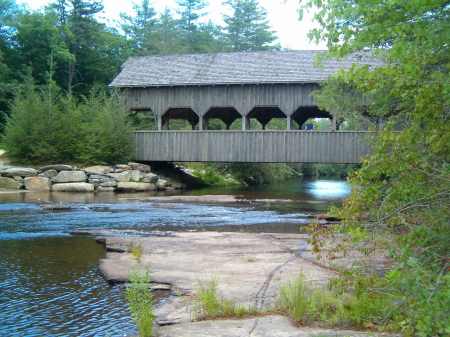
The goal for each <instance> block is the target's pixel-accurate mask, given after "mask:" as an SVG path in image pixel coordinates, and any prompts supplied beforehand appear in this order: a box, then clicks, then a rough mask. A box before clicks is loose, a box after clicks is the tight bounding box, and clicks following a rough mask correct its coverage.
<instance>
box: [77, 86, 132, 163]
mask: <svg viewBox="0 0 450 337" xmlns="http://www.w3.org/2000/svg"><path fill="white" fill-rule="evenodd" d="M80 109H81V113H82V115H83V120H84V121H83V127H84V130H85V134H86V138H85V139H84V142H83V147H82V149H83V150H82V151H81V153H80V156H79V160H80V161H81V162H83V163H99V164H109V163H114V162H118V161H128V160H129V159H131V153H132V151H131V140H130V135H129V131H130V130H131V126H130V123H129V117H128V110H127V107H126V106H125V103H124V101H123V98H122V97H121V96H119V94H118V93H117V92H112V93H106V92H104V91H99V92H98V93H95V92H93V93H91V95H90V96H89V97H88V98H85V100H84V102H82V103H81V104H80Z"/></svg>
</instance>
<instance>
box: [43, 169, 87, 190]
mask: <svg viewBox="0 0 450 337" xmlns="http://www.w3.org/2000/svg"><path fill="white" fill-rule="evenodd" d="M83 173H84V172H83ZM52 191H54V192H94V185H92V184H89V183H62V184H53V186H52Z"/></svg>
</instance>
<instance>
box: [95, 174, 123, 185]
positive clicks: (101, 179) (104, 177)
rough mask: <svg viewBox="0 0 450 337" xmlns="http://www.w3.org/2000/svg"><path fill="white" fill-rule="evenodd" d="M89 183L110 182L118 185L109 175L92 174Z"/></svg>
mask: <svg viewBox="0 0 450 337" xmlns="http://www.w3.org/2000/svg"><path fill="white" fill-rule="evenodd" d="M89 182H90V183H100V184H103V183H108V182H114V183H116V179H114V178H113V177H110V176H109V175H106V174H91V175H90V176H89Z"/></svg>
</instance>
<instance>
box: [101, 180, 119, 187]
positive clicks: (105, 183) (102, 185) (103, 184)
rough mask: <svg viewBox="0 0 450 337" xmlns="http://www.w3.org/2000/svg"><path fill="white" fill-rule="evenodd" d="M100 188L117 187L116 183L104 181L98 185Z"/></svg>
mask: <svg viewBox="0 0 450 337" xmlns="http://www.w3.org/2000/svg"><path fill="white" fill-rule="evenodd" d="M100 186H101V187H116V186H117V181H115V180H113V181H106V182H104V183H100Z"/></svg>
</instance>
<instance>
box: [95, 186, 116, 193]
mask: <svg viewBox="0 0 450 337" xmlns="http://www.w3.org/2000/svg"><path fill="white" fill-rule="evenodd" d="M114 191H115V188H114V187H107V186H99V187H98V188H97V192H114Z"/></svg>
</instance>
